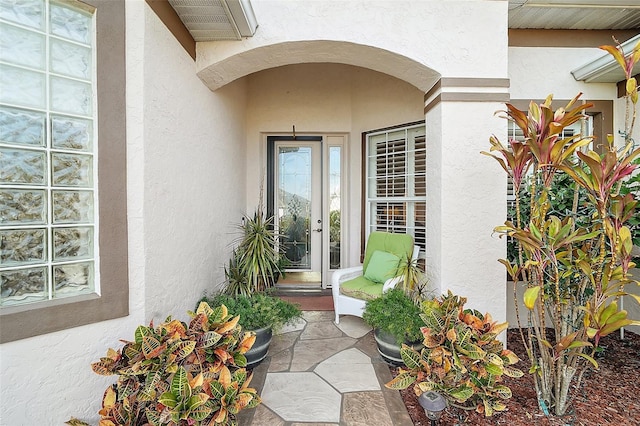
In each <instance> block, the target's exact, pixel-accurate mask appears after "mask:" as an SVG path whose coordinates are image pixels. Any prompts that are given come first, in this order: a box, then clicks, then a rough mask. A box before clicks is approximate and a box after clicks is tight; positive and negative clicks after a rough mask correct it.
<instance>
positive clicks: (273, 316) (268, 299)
mask: <svg viewBox="0 0 640 426" xmlns="http://www.w3.org/2000/svg"><path fill="white" fill-rule="evenodd" d="M200 302H207V303H208V304H209V305H211V306H218V305H225V306H226V307H227V309H228V310H229V313H230V314H231V315H234V316H240V321H239V324H240V325H241V326H242V328H244V329H246V330H257V329H259V328H265V327H268V328H271V330H272V331H274V332H276V333H277V331H278V330H279V329H280V328H282V326H284V325H285V324H288V323H291V322H293V321H295V320H296V319H299V318H301V317H302V311H301V310H300V308H299V306H298V305H294V304H293V303H291V302H287V301H286V300H282V299H280V298H279V297H276V296H271V295H270V294H264V293H255V294H253V295H251V296H245V295H236V296H233V295H229V294H216V295H213V296H205V297H203V298H202V299H201V300H200Z"/></svg>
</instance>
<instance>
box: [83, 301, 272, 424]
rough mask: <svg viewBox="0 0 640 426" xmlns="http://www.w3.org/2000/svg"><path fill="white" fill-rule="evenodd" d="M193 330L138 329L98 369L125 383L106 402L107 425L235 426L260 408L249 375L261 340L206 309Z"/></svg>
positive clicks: (217, 310)
mask: <svg viewBox="0 0 640 426" xmlns="http://www.w3.org/2000/svg"><path fill="white" fill-rule="evenodd" d="M190 314H191V316H192V319H191V321H190V322H189V324H186V323H183V322H180V321H178V320H172V319H171V317H169V318H167V320H166V321H165V322H163V323H162V324H160V325H158V326H157V327H154V326H153V323H151V324H150V325H149V326H148V327H147V326H139V327H138V328H137V329H136V331H135V334H134V340H133V341H124V342H125V345H124V347H123V348H122V349H120V350H117V351H116V350H114V349H109V350H108V351H107V354H106V356H105V357H102V358H100V361H98V362H95V363H93V364H92V365H91V367H92V369H93V371H94V372H96V373H97V374H100V375H118V380H117V382H116V383H114V384H113V385H111V386H110V387H108V388H107V390H106V391H105V393H104V397H103V400H102V409H101V410H100V412H99V414H100V416H101V421H100V425H101V426H109V425H143V424H145V425H147V424H148V425H153V426H160V425H187V424H188V425H208V424H214V423H215V424H220V425H235V424H237V422H236V419H235V418H236V414H237V413H238V412H239V411H240V410H242V409H244V408H252V407H255V406H256V405H258V404H259V403H260V397H259V396H258V395H257V393H256V391H255V389H252V388H250V387H249V383H250V382H251V375H248V374H247V371H246V370H245V369H244V368H242V367H243V366H244V365H246V358H245V357H244V353H245V352H246V351H247V350H249V348H251V346H252V345H253V342H254V341H255V334H253V333H247V332H243V331H242V328H241V327H240V326H239V324H238V321H239V318H238V317H237V316H235V317H234V316H232V315H230V314H229V312H228V310H227V308H226V307H225V306H224V305H219V306H215V307H213V308H212V307H211V306H209V305H208V304H207V303H201V304H199V306H198V308H197V310H196V312H195V313H190Z"/></svg>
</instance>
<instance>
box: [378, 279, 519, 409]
mask: <svg viewBox="0 0 640 426" xmlns="http://www.w3.org/2000/svg"><path fill="white" fill-rule="evenodd" d="M465 303H466V298H464V297H459V296H456V295H454V294H452V293H451V292H450V291H449V292H448V294H447V295H443V296H442V297H439V298H436V299H433V300H425V301H424V302H423V303H422V307H421V310H420V315H419V319H420V322H421V323H422V337H423V344H424V346H423V348H422V349H420V350H416V349H414V348H411V347H409V346H407V345H403V346H402V349H401V351H400V355H401V357H402V361H403V363H404V367H402V368H400V369H399V370H398V375H397V376H396V377H395V378H394V379H393V380H391V381H390V382H389V383H387V384H386V386H387V387H388V388H391V389H405V388H407V387H409V386H411V385H413V387H414V391H415V393H416V395H418V396H420V395H421V394H422V393H424V392H429V391H436V392H439V393H440V394H442V395H443V396H444V397H445V399H446V400H447V401H448V404H449V405H454V406H457V407H460V408H462V409H468V410H476V411H478V412H480V413H484V414H485V416H491V415H493V414H494V413H496V412H500V411H504V410H506V409H507V406H506V404H505V402H506V400H508V399H509V398H511V390H510V389H509V387H507V386H505V385H503V384H502V379H503V376H510V377H521V376H522V375H523V374H524V373H523V372H522V371H520V370H518V369H517V368H514V367H513V364H516V363H517V362H518V361H519V359H518V357H517V356H516V355H515V354H514V353H513V352H512V351H510V350H508V349H505V348H504V345H503V344H502V342H501V341H499V340H497V336H498V335H499V334H500V333H501V332H502V331H504V330H506V329H507V325H508V324H507V323H506V322H505V323H498V322H495V321H493V319H492V318H491V315H490V314H488V313H487V314H484V315H482V314H481V313H480V312H478V311H476V310H474V309H465V307H464V305H465Z"/></svg>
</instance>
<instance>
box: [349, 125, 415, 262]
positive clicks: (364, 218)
mask: <svg viewBox="0 0 640 426" xmlns="http://www.w3.org/2000/svg"><path fill="white" fill-rule="evenodd" d="M416 126H425V120H420V121H413V122H410V123H404V124H399V125H396V126H390V127H384V128H380V129H375V130H368V131H366V132H363V133H362V145H361V155H362V159H361V160H362V163H361V164H362V177H361V182H362V196H361V212H362V213H361V233H360V262H362V261H364V252H365V244H366V240H367V236H368V235H369V229H370V228H371V224H370V223H369V219H370V211H369V198H370V197H369V189H368V184H367V183H368V179H369V176H368V150H369V148H368V143H367V142H368V137H369V135H372V134H375V133H381V132H394V131H398V130H402V129H408V128H411V127H416ZM425 137H426V132H425ZM425 150H426V147H425ZM425 153H426V151H425ZM425 189H426V188H425ZM418 197H419V196H414V197H411V198H418ZM406 198H407V197H402V200H399V202H416V201H415V200H412V201H407V200H406ZM424 202H425V203H426V197H424ZM414 219H415V217H414ZM424 228H425V236H426V222H425V227H424ZM425 244H426V242H425ZM425 250H426V248H425ZM424 255H425V253H424V250H421V257H424Z"/></svg>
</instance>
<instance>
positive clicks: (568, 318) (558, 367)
mask: <svg viewBox="0 0 640 426" xmlns="http://www.w3.org/2000/svg"><path fill="white" fill-rule="evenodd" d="M601 47H602V48H603V49H605V50H607V51H609V52H610V53H612V54H614V56H615V57H616V59H620V58H622V60H618V62H619V63H620V64H621V65H622V66H623V67H625V72H626V73H627V80H628V83H629V82H630V84H628V85H627V90H628V93H627V96H626V97H625V102H626V104H627V114H626V116H627V120H626V123H625V130H624V132H622V133H623V135H624V136H625V140H624V143H623V145H622V147H621V148H618V147H616V146H615V145H614V143H613V136H611V135H610V136H609V138H608V141H607V142H608V144H606V146H605V152H604V153H602V154H599V153H596V152H594V151H588V150H586V147H587V146H588V145H589V144H590V142H591V140H592V138H591V137H585V136H583V135H579V134H578V135H573V136H570V137H563V136H562V135H563V130H564V129H565V128H566V127H568V126H570V125H572V124H574V123H576V122H578V121H579V120H581V119H583V117H584V115H583V114H584V113H583V111H584V110H585V109H587V108H589V107H590V106H591V104H584V103H579V102H578V100H579V97H580V94H578V95H577V96H576V97H575V98H574V99H573V100H571V101H570V102H569V103H568V104H567V105H566V106H565V107H564V108H558V109H556V110H555V111H554V110H553V109H552V105H551V104H552V96H551V95H549V96H548V97H547V99H546V100H545V101H544V102H543V103H541V104H536V103H534V102H531V103H530V105H529V109H528V111H521V110H519V109H517V108H516V107H514V106H513V105H511V104H506V106H507V110H506V111H503V112H504V113H505V117H504V118H507V119H509V120H511V121H513V122H514V123H515V124H516V126H518V127H519V128H520V130H521V131H522V133H523V135H524V141H522V142H519V141H515V140H511V141H509V144H508V145H507V146H504V145H503V144H502V143H501V142H500V141H499V140H498V139H497V137H495V136H492V137H491V138H490V143H491V152H490V153H487V152H485V153H483V154H486V155H489V156H491V157H493V158H495V159H496V160H497V161H498V163H499V164H500V166H501V167H502V168H503V169H504V170H505V171H506V172H507V174H508V175H509V176H510V177H511V178H512V180H513V183H514V190H515V195H516V203H515V212H514V213H513V214H512V216H511V220H509V221H507V222H505V224H504V225H503V226H498V227H496V228H495V231H496V232H497V233H498V234H500V235H501V236H506V237H509V238H512V239H513V241H514V242H515V249H514V250H512V252H511V253H510V256H509V259H501V260H500V262H501V263H503V264H504V265H505V267H506V269H507V272H508V274H509V275H510V276H511V278H512V279H513V281H514V295H516V294H517V292H516V288H517V287H516V286H518V285H523V286H524V287H525V300H524V302H525V307H526V309H527V311H526V312H527V316H526V318H524V319H522V318H521V315H520V312H519V309H518V306H519V302H518V301H517V300H516V315H517V318H518V324H519V325H521V324H523V323H526V324H528V328H527V330H526V331H527V334H526V337H525V336H524V334H523V335H522V337H523V343H524V344H525V347H526V350H527V354H528V357H529V360H530V363H531V371H533V372H535V373H536V374H534V376H533V378H534V384H535V386H536V391H537V394H538V400H539V401H540V406H541V408H542V409H543V410H547V409H548V408H552V409H553V411H554V413H555V414H556V415H563V414H564V413H565V412H566V410H567V407H568V401H569V399H570V398H569V395H568V393H569V390H570V389H571V388H572V386H571V382H572V380H573V378H574V377H582V374H580V373H579V372H580V371H583V370H584V369H585V368H589V363H590V364H592V365H594V366H596V367H597V363H596V362H595V360H594V358H593V354H594V353H595V351H596V350H597V347H598V344H599V341H600V338H601V337H603V336H606V335H607V334H610V333H613V332H614V331H616V330H619V329H620V328H621V327H625V326H627V325H631V324H640V322H638V321H633V320H631V319H629V318H627V312H626V311H624V310H621V311H618V308H617V300H618V299H619V298H620V297H622V296H624V295H626V294H627V293H626V292H625V286H627V285H629V284H631V283H634V282H636V281H634V280H632V278H631V275H630V274H629V269H631V268H633V267H634V266H635V264H634V263H633V262H632V260H631V252H632V249H633V240H632V231H631V228H630V227H629V226H628V224H630V223H631V221H632V219H634V218H637V214H636V213H635V210H636V207H637V204H638V201H637V200H636V199H635V196H636V195H637V192H636V194H634V193H633V192H634V191H632V190H630V191H628V192H626V193H625V192H620V194H619V193H618V191H619V190H620V189H621V187H622V186H625V185H627V187H626V188H628V185H629V183H625V181H626V182H631V185H633V181H634V179H635V178H631V177H630V176H633V175H634V170H635V168H636V165H637V160H636V164H634V163H632V162H633V161H634V160H635V159H636V158H637V157H639V156H640V149H638V148H634V144H633V141H632V140H631V137H630V135H631V133H632V127H633V119H630V120H629V118H630V117H633V116H634V115H635V112H633V114H630V111H631V110H633V111H635V104H636V102H637V97H638V96H637V95H638V94H637V85H636V83H635V79H632V78H631V77H630V75H631V69H632V68H633V64H635V63H636V62H637V61H638V60H640V43H638V45H637V46H636V47H635V49H634V50H633V52H632V53H631V54H630V55H629V57H628V60H625V59H624V55H623V53H622V52H621V51H620V50H621V49H620V48H619V47H618V48H614V47H612V46H601ZM631 80H633V81H631ZM631 105H633V107H632V108H630V106H631ZM585 150H586V151H585ZM527 172H529V173H530V177H529V178H527V177H526V176H527ZM625 191H626V189H625ZM572 200H573V201H572ZM631 226H633V224H631ZM636 283H637V282H636ZM630 296H631V297H634V298H636V300H638V301H640V298H638V297H637V296H635V295H630ZM548 318H550V321H549V319H548ZM523 320H524V321H523ZM548 327H551V328H552V330H551V332H550V333H549V332H548V330H547V328H548Z"/></svg>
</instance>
